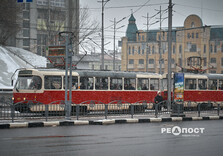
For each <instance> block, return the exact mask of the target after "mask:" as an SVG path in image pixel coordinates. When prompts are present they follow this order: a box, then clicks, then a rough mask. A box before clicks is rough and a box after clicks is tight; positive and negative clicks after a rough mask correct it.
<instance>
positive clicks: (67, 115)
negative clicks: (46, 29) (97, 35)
mask: <svg viewBox="0 0 223 156" xmlns="http://www.w3.org/2000/svg"><path fill="white" fill-rule="evenodd" d="M62 36H63V37H65V39H66V53H65V61H66V62H65V119H66V120H71V118H70V113H71V103H72V56H73V48H72V39H73V37H74V34H73V32H69V31H63V32H60V33H59V37H62ZM68 66H70V71H69V73H70V76H69V86H68ZM68 88H69V101H68Z"/></svg>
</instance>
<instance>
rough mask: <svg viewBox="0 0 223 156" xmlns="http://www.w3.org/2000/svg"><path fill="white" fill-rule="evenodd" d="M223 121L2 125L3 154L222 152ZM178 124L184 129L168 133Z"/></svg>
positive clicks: (111, 155)
mask: <svg viewBox="0 0 223 156" xmlns="http://www.w3.org/2000/svg"><path fill="white" fill-rule="evenodd" d="M222 123H223V121H222V120H211V121H188V122H164V123H143V124H139V123H137V124H114V125H85V126H70V127H43V128H21V129H2V130H0V155H2V156H7V155H13V156H14V155H16V156H24V155H29V156H30V155H53V156H59V155H60V156H61V155H71V156H85V155H88V156H127V155H128V156H156V155H158V156H179V155H181V156H184V155H185V156H188V155H190V156H192V155H196V156H210V155H215V156H218V155H219V156H220V155H222V144H223V124H222ZM175 126H178V127H180V128H181V133H179V131H173V132H174V134H173V133H167V132H172V131H171V129H174V127H175ZM183 129H184V130H183ZM201 129H202V131H201ZM175 130H178V129H175ZM186 130H188V133H185V132H186ZM191 130H194V131H193V132H192V131H191ZM195 130H199V131H195ZM161 131H163V133H162V132H161ZM189 132H190V133H189ZM191 132H192V133H191Z"/></svg>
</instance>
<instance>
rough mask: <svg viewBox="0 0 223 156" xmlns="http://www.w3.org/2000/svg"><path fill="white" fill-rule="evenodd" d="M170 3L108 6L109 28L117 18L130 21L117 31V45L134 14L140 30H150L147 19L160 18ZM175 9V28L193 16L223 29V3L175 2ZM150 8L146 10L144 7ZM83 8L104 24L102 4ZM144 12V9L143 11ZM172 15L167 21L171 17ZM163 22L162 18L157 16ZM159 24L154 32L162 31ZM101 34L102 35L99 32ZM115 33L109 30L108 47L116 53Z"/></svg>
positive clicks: (114, 0) (87, 1)
mask: <svg viewBox="0 0 223 156" xmlns="http://www.w3.org/2000/svg"><path fill="white" fill-rule="evenodd" d="M168 2H169V0H110V1H109V2H108V3H107V4H106V5H105V12H104V20H105V28H107V27H108V26H111V25H112V24H113V23H112V22H111V21H113V20H114V18H116V21H118V20H120V19H122V18H124V17H127V18H126V19H125V20H123V21H122V22H120V23H119V24H118V25H117V27H119V26H122V25H125V27H123V28H122V29H119V30H118V31H117V33H116V34H117V35H116V45H117V42H118V40H121V37H123V36H125V31H126V29H127V25H128V18H129V15H130V14H131V10H132V11H133V12H134V16H135V18H136V24H137V27H138V29H143V30H146V25H145V24H146V18H143V17H142V16H146V14H147V13H149V16H152V15H154V14H156V13H157V12H158V11H156V10H155V9H157V10H159V8H160V5H161V7H162V10H165V9H167V8H168ZM172 3H173V4H174V6H173V10H174V12H173V27H175V26H183V24H184V20H185V18H186V17H187V16H189V15H191V14H196V15H198V16H200V17H201V19H202V21H203V24H204V25H223V0H172ZM144 4H146V5H145V6H143V7H142V5H144ZM80 5H81V7H83V6H88V8H89V9H90V14H91V18H94V19H97V20H98V21H99V22H100V23H101V3H100V2H98V0H80ZM139 8H140V9H139ZM135 11H136V12H135ZM167 16H168V13H166V14H164V15H163V17H167ZM156 17H157V18H159V15H157V16H156ZM156 20H158V19H156V18H153V19H151V23H153V22H155V21H156ZM167 26H168V19H166V20H164V21H163V22H162V27H167ZM158 28H159V23H157V24H154V25H152V26H150V29H158ZM99 33H100V32H99ZM99 35H100V34H96V35H95V40H96V42H98V43H99V44H101V43H100V36H99ZM112 38H113V29H112V28H111V27H109V28H107V29H105V43H107V42H110V44H108V45H107V46H106V47H105V49H111V50H112V49H113V39H112Z"/></svg>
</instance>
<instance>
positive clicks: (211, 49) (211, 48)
mask: <svg viewBox="0 0 223 156" xmlns="http://www.w3.org/2000/svg"><path fill="white" fill-rule="evenodd" d="M210 51H211V53H212V52H213V47H212V44H211V46H210Z"/></svg>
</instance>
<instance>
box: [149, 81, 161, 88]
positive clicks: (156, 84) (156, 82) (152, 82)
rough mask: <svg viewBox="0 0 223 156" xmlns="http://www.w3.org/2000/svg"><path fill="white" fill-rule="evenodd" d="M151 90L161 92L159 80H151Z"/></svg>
mask: <svg viewBox="0 0 223 156" xmlns="http://www.w3.org/2000/svg"><path fill="white" fill-rule="evenodd" d="M150 90H159V79H150Z"/></svg>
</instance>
